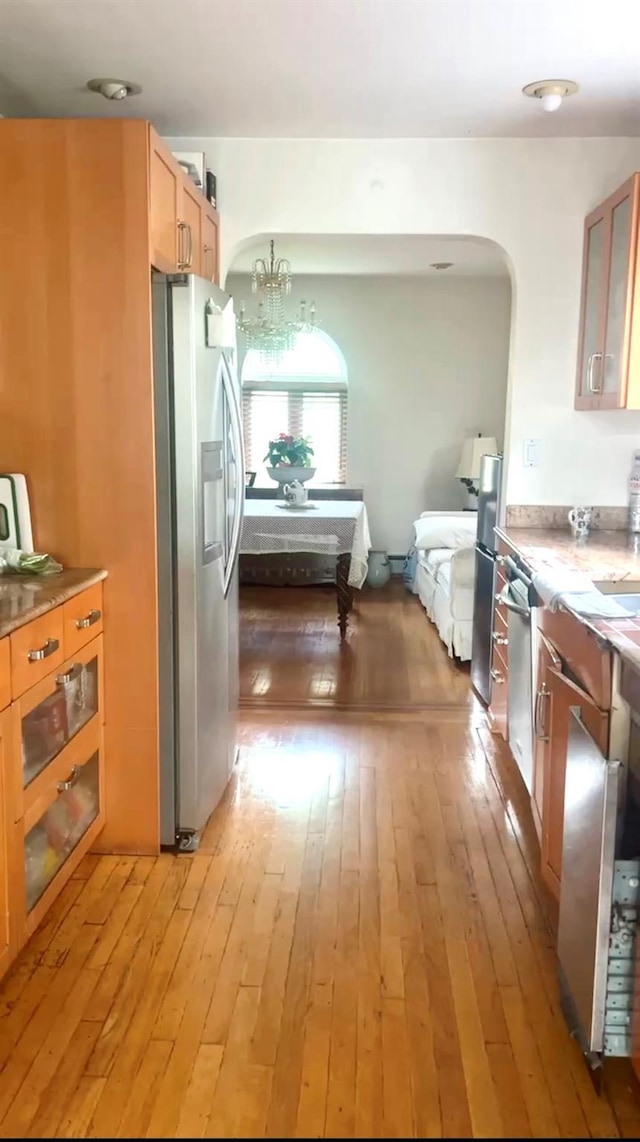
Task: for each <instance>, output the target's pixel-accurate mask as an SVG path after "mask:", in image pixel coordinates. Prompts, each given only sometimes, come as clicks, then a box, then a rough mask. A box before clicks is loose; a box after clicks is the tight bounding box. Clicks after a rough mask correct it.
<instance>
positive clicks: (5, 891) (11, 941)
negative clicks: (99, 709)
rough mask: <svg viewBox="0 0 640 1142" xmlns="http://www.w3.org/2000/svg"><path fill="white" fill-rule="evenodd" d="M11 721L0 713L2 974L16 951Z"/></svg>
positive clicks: (4, 713)
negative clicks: (10, 777)
mask: <svg viewBox="0 0 640 1142" xmlns="http://www.w3.org/2000/svg"><path fill="white" fill-rule="evenodd" d="M10 740H11V720H10V716H9V711H8V710H4V711H3V712H2V713H0V977H1V976H2V975H3V974H4V972H5V971H6V970H7V968H8V967H9V964H10V963H11V961H12V959H13V957H14V955H15V953H16V951H17V947H16V933H15V926H16V916H15V909H14V906H13V893H14V889H15V880H16V878H15V860H16V836H17V827H16V825H15V823H14V816H15V814H14V811H13V806H12V804H11V788H12V786H11V783H10V782H9V781H8V780H7V773H8V767H9V764H10Z"/></svg>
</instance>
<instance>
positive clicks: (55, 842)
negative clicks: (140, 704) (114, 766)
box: [19, 720, 104, 938]
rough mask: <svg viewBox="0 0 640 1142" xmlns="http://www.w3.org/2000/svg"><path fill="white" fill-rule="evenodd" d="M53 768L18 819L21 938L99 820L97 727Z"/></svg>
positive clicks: (62, 880) (101, 774)
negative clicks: (43, 788)
mask: <svg viewBox="0 0 640 1142" xmlns="http://www.w3.org/2000/svg"><path fill="white" fill-rule="evenodd" d="M52 770H53V771H52V773H51V775H50V779H49V781H48V784H47V787H46V790H44V791H43V793H42V794H41V796H40V797H39V798H38V800H36V801H35V802H33V803H32V805H31V806H30V808H29V810H28V811H27V812H26V813H25V815H24V817H23V819H22V822H21V826H22V827H21V830H20V851H21V862H22V876H21V880H20V883H21V888H22V899H21V900H20V902H19V905H20V906H19V914H20V916H21V917H22V918H23V921H24V930H23V933H22V935H23V937H24V938H26V937H28V936H30V935H31V933H32V932H33V931H34V930H35V928H37V926H38V924H39V923H40V921H41V919H42V917H43V916H44V914H45V912H47V910H48V908H49V907H50V905H51V903H52V902H53V900H55V898H56V896H57V895H58V893H59V891H60V889H61V888H62V886H63V884H65V883H66V881H67V880H68V879H69V877H70V876H71V874H72V873H73V871H74V869H75V868H76V867H77V865H78V864H79V862H80V860H81V859H82V857H83V856H84V854H85V853H86V852H87V849H88V847H90V845H91V844H92V843H93V841H94V839H95V837H96V836H97V835H98V833H99V832H100V830H101V828H102V826H103V824H104V794H103V789H104V762H103V744H102V727H101V726H99V725H98V724H97V722H96V721H95V720H94V721H93V722H92V723H90V725H89V726H87V728H86V730H84V731H82V732H81V733H79V734H78V737H77V738H76V739H75V740H74V742H73V748H69V749H67V750H65V751H64V754H62V755H61V756H60V759H59V761H58V763H57V764H56V765H55V767H52Z"/></svg>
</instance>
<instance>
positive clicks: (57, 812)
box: [0, 585, 105, 976]
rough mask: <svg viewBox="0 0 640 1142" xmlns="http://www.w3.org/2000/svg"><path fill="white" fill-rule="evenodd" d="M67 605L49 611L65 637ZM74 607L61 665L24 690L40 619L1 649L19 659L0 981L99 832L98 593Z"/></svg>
mask: <svg viewBox="0 0 640 1142" xmlns="http://www.w3.org/2000/svg"><path fill="white" fill-rule="evenodd" d="M96 604H98V605H96ZM69 605H70V604H69V603H67V604H64V606H61V607H59V608H55V609H54V610H53V611H52V612H50V614H51V616H52V617H51V619H50V620H49V621H50V623H51V622H55V621H56V619H57V618H60V623H59V625H60V630H61V632H62V619H61V617H60V616H57V612H58V611H59V612H61V613H62V611H63V610H64V607H68V606H69ZM74 606H75V607H76V608H77V610H78V614H77V615H76V616H75V621H74V622H73V623H71V622H70V628H69V629H70V630H71V631H72V633H71V635H69V634H67V637H66V640H65V638H64V635H61V639H60V643H61V646H60V649H61V651H62V652H63V655H62V658H63V660H62V661H60V657H61V656H60V654H59V653H58V652H56V654H55V655H51V658H52V659H53V669H50V671H49V673H47V674H46V675H44V676H43V675H42V672H41V671H40V672H39V677H38V680H37V681H36V682H35V684H34V685H32V686H30V687H29V688H27V689H25V688H24V686H25V680H27V681H28V679H26V676H25V673H24V671H25V669H26V668H25V667H24V663H23V657H24V656H23V655H22V654H21V653H20V651H21V647H22V643H24V645H25V646H27V645H31V641H33V637H34V636H35V635H39V633H40V625H41V624H42V619H40V618H39V619H36V620H34V622H33V623H30V624H27V625H26V626H25V627H23V628H19V630H18V631H17V632H16V634H17V635H18V636H19V638H16V635H10V636H8V638H6V639H5V640H3V641H4V642H5V643H7V642H9V639H11V640H13V641H12V647H13V643H14V642H15V644H16V646H17V648H18V651H17V653H16V654H13V653H12V655H11V656H10V661H9V666H10V685H11V692H12V694H13V702H12V703H11V705H9V706H7V707H6V708H5V709H4V710H2V711H0V976H2V974H3V973H4V972H5V971H6V969H7V968H8V967H9V965H10V964H11V962H12V960H13V959H14V958H15V956H16V955H17V953H18V952H19V950H20V948H21V947H22V945H23V944H24V942H25V941H26V940H27V939H28V938H29V936H31V935H32V933H33V932H34V931H35V929H36V928H37V927H38V925H39V924H40V922H41V920H42V918H43V916H44V915H45V913H46V912H47V911H48V909H49V908H50V906H51V904H52V903H53V901H54V900H55V898H56V897H57V895H58V893H59V892H60V890H61V888H62V887H63V885H64V884H66V882H67V880H68V879H69V877H70V876H72V874H73V872H74V870H75V869H76V868H77V866H78V864H79V863H80V861H81V860H82V858H83V856H84V855H85V854H86V853H87V852H88V851H89V849H90V848H91V847H92V845H93V843H94V841H95V839H96V837H97V836H98V834H99V832H100V831H101V829H102V828H103V826H104V823H105V799H104V778H105V773H104V764H105V763H104V701H103V642H102V634H101V633H98V634H97V637H96V630H97V631H101V616H102V589H101V585H99V590H97V591H96V588H95V587H94V588H91V589H89V590H87V591H85V592H82V593H81V594H79V595H78V596H77V597H76V598H75V600H74ZM70 614H71V612H70ZM74 614H75V611H74ZM95 616H97V618H95ZM71 617H72V618H73V615H71ZM44 618H47V616H46V615H45V616H44ZM37 624H40V625H37ZM68 625H69V624H68ZM47 629H48V628H47ZM82 640H84V642H82ZM65 650H66V651H67V652H71V655H72V657H70V658H67V659H66V660H64V651H65ZM37 661H38V662H40V659H38V660H37ZM0 681H2V679H1V678H0Z"/></svg>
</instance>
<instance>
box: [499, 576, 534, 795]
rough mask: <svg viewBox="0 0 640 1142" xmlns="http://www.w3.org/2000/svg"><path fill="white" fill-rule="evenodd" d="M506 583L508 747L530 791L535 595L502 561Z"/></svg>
mask: <svg viewBox="0 0 640 1142" xmlns="http://www.w3.org/2000/svg"><path fill="white" fill-rule="evenodd" d="M504 569H505V573H506V576H507V584H506V586H505V587H504V589H503V591H502V593H501V598H500V601H501V602H502V603H503V604H504V606H505V607H506V609H507V614H508V618H507V637H508V640H509V643H508V645H509V689H508V694H507V725H508V731H509V746H510V749H511V753H512V754H513V757H514V759H515V762H516V764H517V766H518V769H519V770H520V773H521V774H522V780H523V781H524V783H525V785H526V787H527V789H528V790H529V792H530V793H531V791H532V788H533V646H532V631H531V609H532V606H533V605H534V602H535V592H534V590H533V586H532V583H531V579H530V578H529V576H528V575H527V573H526V572H525V571H524V570H523V568H522V567H521V566H520V565H519V564H518V563H517V561H516V560H515V559H512V558H511V557H510V556H507V558H506V560H505V562H504Z"/></svg>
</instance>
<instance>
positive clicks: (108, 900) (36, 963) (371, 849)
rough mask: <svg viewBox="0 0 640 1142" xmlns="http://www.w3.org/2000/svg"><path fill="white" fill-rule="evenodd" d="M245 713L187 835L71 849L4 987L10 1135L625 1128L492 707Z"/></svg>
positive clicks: (619, 1085) (505, 1133)
mask: <svg viewBox="0 0 640 1142" xmlns="http://www.w3.org/2000/svg"><path fill="white" fill-rule="evenodd" d="M452 669H454V668H452ZM240 733H241V757H240V761H239V764H238V766H237V768H236V771H235V773H234V777H233V779H232V782H231V784H230V786H229V788H228V790H227V792H226V794H225V797H224V799H223V801H222V803H221V804H220V806H219V807H218V809H217V811H216V812H215V814H214V816H213V817H212V819H211V821H210V823H209V826H208V827H207V830H206V833H205V836H204V839H203V844H202V846H201V849H200V851H199V852H198V853H197V854H196V855H194V856H180V857H173V856H170V855H162V856H160V857H159V858H157V859H154V858H149V857H141V858H138V859H136V858H118V857H89V858H87V859H86V860H85V862H84V864H83V865H82V866H81V867H80V869H79V870H78V873H77V874H76V876H75V877H74V878H73V879H72V880H71V881H70V882H69V884H68V885H67V887H66V889H65V890H64V892H63V894H62V896H61V897H60V899H59V900H58V902H57V903H56V905H55V906H54V908H53V909H52V911H51V913H50V915H49V917H48V919H47V920H46V922H45V923H44V924H43V926H42V927H41V929H40V930H39V931H38V932H37V933H36V935H35V936H34V938H33V939H32V940H31V941H30V943H29V945H28V946H27V948H26V949H25V951H24V952H23V954H22V955H21V957H20V959H19V961H18V962H17V964H16V966H15V968H14V969H13V971H12V972H11V973H10V975H9V976H8V977H7V979H6V980H5V981H4V983H3V985H1V986H0V1066H2V1067H3V1069H2V1071H0V1134H2V1136H14V1137H28V1136H30V1137H51V1136H61V1137H143V1136H149V1137H173V1136H178V1137H187V1136H196V1137H201V1136H208V1137H229V1136H230V1137H262V1136H264V1135H266V1136H268V1137H276V1136H278V1137H294V1136H297V1137H322V1136H326V1137H351V1136H360V1137H368V1136H382V1137H404V1136H413V1135H416V1136H422V1137H438V1136H441V1135H442V1136H448V1137H511V1136H516V1137H588V1136H594V1137H617V1136H619V1135H623V1136H627V1137H638V1135H639V1133H640V1115H639V1113H638V1106H637V1103H636V1100H635V1094H634V1090H633V1089H632V1087H631V1084H630V1082H629V1080H628V1070H627V1069H626V1068H625V1066H624V1065H621V1066H609V1065H608V1066H607V1069H606V1073H607V1089H606V1092H605V1094H604V1095H603V1097H601V1098H598V1097H597V1096H596V1094H595V1092H594V1090H593V1087H592V1085H591V1082H590V1080H589V1078H588V1076H587V1072H586V1070H585V1068H584V1066H583V1062H582V1059H581V1056H580V1053H579V1051H578V1048H577V1047H576V1046H575V1044H574V1043H573V1041H572V1040H571V1039H570V1037H569V1035H568V1034H567V1031H566V1027H565V1024H564V1021H563V1018H562V1015H561V1013H560V1010H559V1006H558V995H557V987H556V977H555V960H554V953H553V945H552V939H551V937H550V934H549V931H548V929H547V926H546V923H545V919H544V914H543V911H542V908H541V887H540V883H539V878H538V874H537V863H538V861H539V854H538V852H537V847H536V846H537V842H536V841H535V836H534V833H533V825H532V821H531V817H530V813H529V810H528V806H527V799H526V793H525V791H524V788H523V786H522V785H521V784H520V782H519V780H518V779H517V778H516V777H515V776H514V770H513V766H512V765H509V764H508V763H507V760H506V758H505V756H504V754H503V753H502V752H501V750H500V747H499V743H498V741H497V740H496V739H494V738H493V737H492V736H491V735H490V734H489V733H488V731H487V728H486V724H485V717H484V714H482V713H481V712H480V711H479V709H478V708H477V707H475V706H472V707H469V706H468V705H467V703H466V698H463V702H462V703H461V704H459V705H458V706H455V705H454V704H450V705H449V706H448V707H444V706H443V705H440V706H439V707H437V708H434V709H432V710H429V709H426V708H424V705H421V706H419V707H417V708H416V709H414V710H410V709H408V708H407V709H395V710H389V709H388V708H385V709H383V710H377V711H376V710H373V709H371V708H366V709H365V708H362V707H356V708H354V709H351V710H344V711H343V710H330V709H323V708H314V707H308V708H307V709H306V710H305V709H302V708H301V707H299V706H298V707H295V708H293V709H290V710H286V709H285V708H284V707H282V708H272V709H268V708H264V709H256V708H254V709H246V710H245V711H244V713H243V716H242V720H241V731H240Z"/></svg>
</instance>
